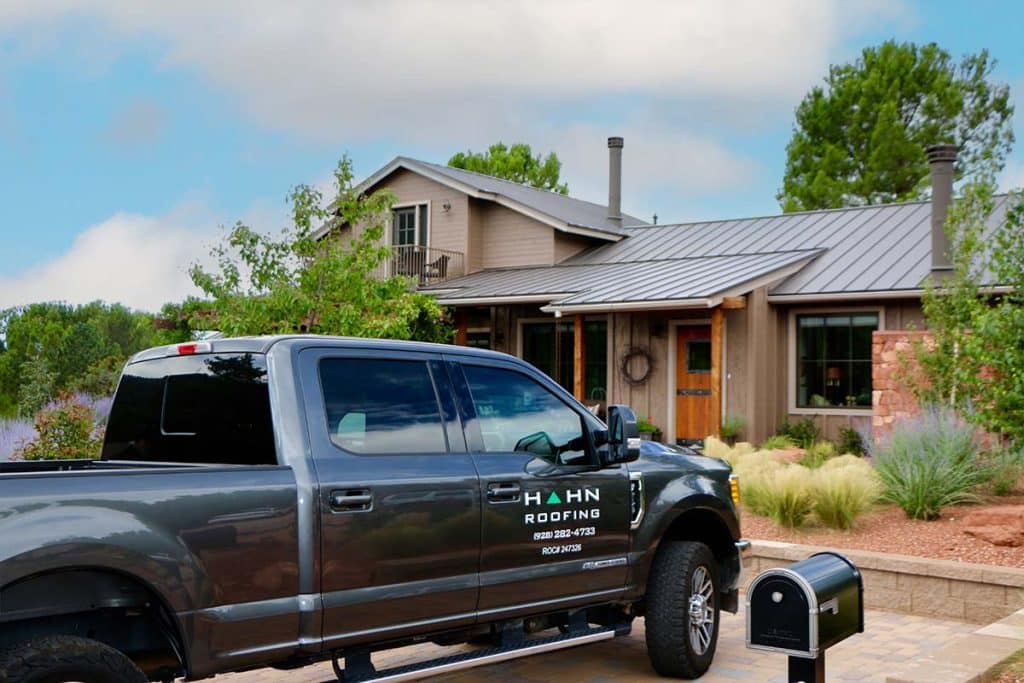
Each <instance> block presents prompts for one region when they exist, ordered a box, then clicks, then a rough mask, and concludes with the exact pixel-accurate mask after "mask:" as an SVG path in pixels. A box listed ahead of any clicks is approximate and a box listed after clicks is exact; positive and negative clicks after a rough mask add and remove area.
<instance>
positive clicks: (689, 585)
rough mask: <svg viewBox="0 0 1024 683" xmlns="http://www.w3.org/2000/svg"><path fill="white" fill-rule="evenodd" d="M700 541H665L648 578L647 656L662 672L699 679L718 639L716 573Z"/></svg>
mask: <svg viewBox="0 0 1024 683" xmlns="http://www.w3.org/2000/svg"><path fill="white" fill-rule="evenodd" d="M715 567H716V565H715V556H714V555H713V554H712V553H711V550H710V549H709V548H708V547H707V546H706V545H704V544H703V543H695V542H692V541H666V542H665V543H663V544H662V546H661V548H659V549H658V554H657V556H656V557H655V558H654V566H653V567H652V568H651V577H650V579H649V580H648V582H647V618H646V633H647V656H648V657H649V658H650V660H651V664H652V665H653V666H654V670H655V671H657V672H658V673H659V674H661V675H662V676H673V677H676V678H697V677H699V676H702V675H704V673H705V672H706V671H707V670H708V668H709V667H710V666H711V661H712V660H713V659H714V658H715V647H716V646H717V644H718V617H719V605H718V574H717V572H716V571H715Z"/></svg>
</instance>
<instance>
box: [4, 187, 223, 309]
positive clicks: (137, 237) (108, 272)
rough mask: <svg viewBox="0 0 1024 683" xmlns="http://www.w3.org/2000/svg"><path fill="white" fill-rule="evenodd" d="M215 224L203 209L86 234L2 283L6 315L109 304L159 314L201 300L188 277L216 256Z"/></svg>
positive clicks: (117, 220)
mask: <svg viewBox="0 0 1024 683" xmlns="http://www.w3.org/2000/svg"><path fill="white" fill-rule="evenodd" d="M213 224H214V223H213V222H212V216H210V215H209V213H208V212H207V211H206V210H205V209H204V208H203V207H202V206H198V205H195V204H184V205H182V206H180V207H178V208H177V209H175V210H174V211H172V212H171V213H169V214H168V215H166V216H142V215H138V214H130V213H117V214H114V215H113V216H111V217H110V218H108V219H106V220H104V221H103V222H101V223H98V224H96V225H93V226H91V227H89V228H88V229H86V230H85V231H83V232H82V233H80V234H79V235H78V236H77V237H76V239H75V241H74V243H73V244H71V245H70V247H69V248H68V249H67V251H65V252H64V253H63V254H61V255H60V256H58V257H56V258H55V259H53V260H51V261H49V262H47V263H44V264H41V265H38V266H35V267H32V268H29V269H26V270H24V271H22V272H20V273H15V274H13V275H10V276H7V277H0V309H3V308H7V307H9V306H16V305H21V304H27V303H33V302H37V301H67V302H69V303H86V302H89V301H93V300H96V299H102V300H104V301H110V302H120V303H123V304H125V305H127V306H130V307H133V308H138V309H142V310H148V311H156V310H158V309H159V308H160V306H162V305H163V304H164V303H166V302H168V301H180V300H182V299H183V298H185V297H186V296H188V295H189V294H198V292H197V290H196V289H195V288H194V287H193V285H192V283H191V281H190V280H189V277H188V273H187V269H188V266H189V264H190V263H192V262H195V261H201V260H203V259H204V258H205V257H206V255H207V253H208V252H209V246H210V244H211V242H212V241H213V240H214V239H215V238H216V236H217V235H216V232H215V231H214V230H211V229H210V227H209V226H211V225H213ZM199 226H202V227H199Z"/></svg>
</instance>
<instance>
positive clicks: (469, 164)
mask: <svg viewBox="0 0 1024 683" xmlns="http://www.w3.org/2000/svg"><path fill="white" fill-rule="evenodd" d="M448 165H449V166H451V167H453V168H462V169H465V170H467V171H475V172H476V173H483V174H484V175H489V176H494V177H495V178H504V179H505V180H511V181H512V182H515V183H520V184H521V185H529V186H530V187H538V188H540V189H542V190H552V191H554V192H557V193H559V194H569V186H568V185H566V184H565V183H559V182H558V179H559V176H560V174H561V172H562V162H561V161H559V160H558V157H557V156H555V153H554V152H551V153H550V154H548V155H547V156H546V157H543V158H542V157H541V155H540V154H538V155H537V156H533V150H531V149H530V146H529V145H526V144H523V143H517V144H514V145H512V146H511V147H506V146H505V144H504V143H503V142H498V143H496V144H493V145H491V146H490V147H489V148H488V149H487V151H486V152H483V153H480V152H473V151H466V152H465V153H463V152H459V153H458V154H456V155H455V156H453V157H452V158H451V159H449V160H448Z"/></svg>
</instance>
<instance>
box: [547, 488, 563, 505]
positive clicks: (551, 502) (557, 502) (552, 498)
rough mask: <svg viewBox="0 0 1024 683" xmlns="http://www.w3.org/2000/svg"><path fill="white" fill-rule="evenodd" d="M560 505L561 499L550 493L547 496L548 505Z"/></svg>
mask: <svg viewBox="0 0 1024 683" xmlns="http://www.w3.org/2000/svg"><path fill="white" fill-rule="evenodd" d="M561 504H562V499H561V498H559V497H558V494H557V493H555V492H554V491H552V492H551V495H550V496H548V505H561Z"/></svg>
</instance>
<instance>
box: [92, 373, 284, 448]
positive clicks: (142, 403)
mask: <svg viewBox="0 0 1024 683" xmlns="http://www.w3.org/2000/svg"><path fill="white" fill-rule="evenodd" d="M102 457H103V459H104V460H143V461H153V462H188V463H210V464H229V465H271V464H276V463H277V457H276V454H275V450H274V434H273V426H272V423H271V416H270V394H269V389H268V386H267V367H266V361H265V359H264V357H263V356H261V355H254V354H251V353H246V354H216V355H196V356H177V357H171V358H160V359H155V360H149V361H144V362H141V363H135V364H132V365H129V366H128V367H127V368H126V369H125V372H124V374H123V375H122V377H121V382H120V384H118V387H117V394H116V395H115V397H114V405H113V407H112V409H111V411H110V420H109V422H108V424H107V433H106V438H105V439H104V443H103V456H102Z"/></svg>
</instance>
